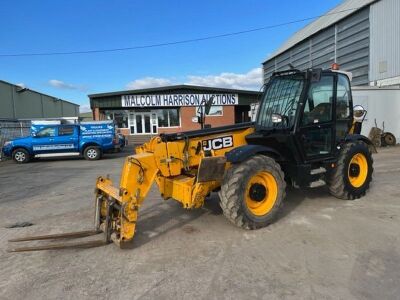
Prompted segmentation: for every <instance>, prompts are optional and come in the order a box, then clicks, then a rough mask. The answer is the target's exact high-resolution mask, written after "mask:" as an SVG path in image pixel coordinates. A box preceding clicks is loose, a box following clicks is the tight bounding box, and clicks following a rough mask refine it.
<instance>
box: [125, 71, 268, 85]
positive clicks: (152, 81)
mask: <svg viewBox="0 0 400 300" xmlns="http://www.w3.org/2000/svg"><path fill="white" fill-rule="evenodd" d="M184 83H185V84H191V85H200V86H212V87H220V88H232V89H244V90H259V89H260V87H261V85H262V69H261V68H254V69H251V70H250V71H248V72H247V73H232V72H223V73H220V74H217V75H205V76H198V75H189V76H187V77H186V79H185V80H184ZM172 84H179V83H178V82H176V81H175V80H174V79H172V78H155V77H144V78H141V79H136V80H134V81H131V82H129V83H128V84H127V85H126V88H128V89H144V88H152V87H159V86H167V85H172Z"/></svg>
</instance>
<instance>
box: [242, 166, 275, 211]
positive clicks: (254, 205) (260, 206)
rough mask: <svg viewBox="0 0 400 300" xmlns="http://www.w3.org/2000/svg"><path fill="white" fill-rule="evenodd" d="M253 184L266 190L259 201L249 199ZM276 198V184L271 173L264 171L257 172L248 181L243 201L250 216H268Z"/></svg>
mask: <svg viewBox="0 0 400 300" xmlns="http://www.w3.org/2000/svg"><path fill="white" fill-rule="evenodd" d="M254 184H261V185H262V186H264V188H265V190H266V193H265V197H264V198H263V199H262V200H261V201H254V200H253V199H252V198H251V197H250V188H251V187H252V186H253V185H254ZM277 197H278V184H277V183H276V180H275V178H274V176H273V175H272V174H271V173H269V172H266V171H262V172H258V173H256V174H255V175H254V176H252V177H251V178H250V180H249V181H248V183H247V186H246V191H245V201H246V205H247V208H248V209H249V211H250V212H251V213H252V214H254V215H256V216H264V215H266V214H268V213H269V212H270V211H271V209H272V208H273V207H274V204H275V202H276V199H277Z"/></svg>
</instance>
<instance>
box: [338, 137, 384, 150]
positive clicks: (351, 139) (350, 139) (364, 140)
mask: <svg viewBox="0 0 400 300" xmlns="http://www.w3.org/2000/svg"><path fill="white" fill-rule="evenodd" d="M344 141H345V142H355V141H363V142H364V143H366V144H367V145H368V147H369V148H370V150H371V152H372V153H378V151H377V150H376V147H375V145H374V144H373V143H372V142H371V140H370V139H369V138H367V137H366V136H365V135H362V134H348V135H347V136H346V137H345V139H344Z"/></svg>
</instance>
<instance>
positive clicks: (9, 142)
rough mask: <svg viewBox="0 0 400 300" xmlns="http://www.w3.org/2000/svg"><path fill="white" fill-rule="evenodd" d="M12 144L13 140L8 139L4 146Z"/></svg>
mask: <svg viewBox="0 0 400 300" xmlns="http://www.w3.org/2000/svg"><path fill="white" fill-rule="evenodd" d="M11 144H12V142H11V141H7V142H5V143H4V147H6V146H8V145H11Z"/></svg>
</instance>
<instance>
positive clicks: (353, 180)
mask: <svg viewBox="0 0 400 300" xmlns="http://www.w3.org/2000/svg"><path fill="white" fill-rule="evenodd" d="M351 164H356V165H358V166H359V168H360V173H359V174H358V175H357V176H354V177H352V176H350V166H351ZM347 174H348V176H349V181H350V184H351V185H352V186H353V187H355V188H359V187H361V186H362V185H363V184H364V182H365V180H366V179H367V176H368V161H367V158H366V157H365V155H364V154H362V153H356V154H355V155H354V156H353V157H352V158H351V160H350V163H349V167H348V170H347Z"/></svg>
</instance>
